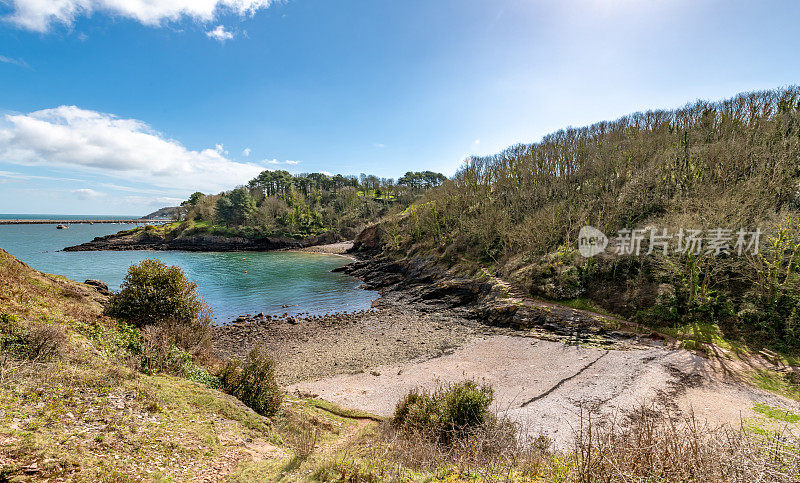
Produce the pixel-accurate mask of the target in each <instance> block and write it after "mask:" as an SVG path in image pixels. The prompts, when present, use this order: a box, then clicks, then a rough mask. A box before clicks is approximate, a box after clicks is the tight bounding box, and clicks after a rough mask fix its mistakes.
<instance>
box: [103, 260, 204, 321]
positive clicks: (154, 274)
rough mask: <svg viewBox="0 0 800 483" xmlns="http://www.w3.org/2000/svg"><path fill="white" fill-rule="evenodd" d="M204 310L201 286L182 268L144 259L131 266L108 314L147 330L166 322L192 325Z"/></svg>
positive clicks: (112, 301) (112, 300)
mask: <svg viewBox="0 0 800 483" xmlns="http://www.w3.org/2000/svg"><path fill="white" fill-rule="evenodd" d="M204 309H205V305H204V304H203V302H202V300H201V299H200V296H199V295H198V294H197V285H196V284H194V283H192V282H190V281H189V280H187V278H186V276H185V275H184V273H183V271H182V270H181V269H180V268H178V267H176V266H167V265H166V264H165V263H164V262H162V261H160V260H144V261H142V262H141V263H139V264H138V265H131V266H130V268H129V269H128V274H127V275H126V276H125V279H124V280H123V282H122V288H121V290H120V291H119V293H117V294H114V296H113V297H112V298H111V301H110V303H109V306H108V309H107V313H108V315H110V316H112V317H116V318H119V319H122V320H125V321H128V322H130V323H132V324H134V325H135V326H137V327H143V326H145V325H150V324H154V323H157V322H160V321H164V320H175V321H181V322H186V323H191V322H193V321H195V320H197V319H198V318H199V317H200V315H201V314H202V312H203V311H204Z"/></svg>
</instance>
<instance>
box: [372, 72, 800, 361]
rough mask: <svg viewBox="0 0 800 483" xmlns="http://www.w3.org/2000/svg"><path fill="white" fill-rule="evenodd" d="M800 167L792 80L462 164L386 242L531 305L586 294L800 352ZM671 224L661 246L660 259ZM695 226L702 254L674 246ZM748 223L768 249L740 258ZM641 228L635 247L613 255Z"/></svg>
mask: <svg viewBox="0 0 800 483" xmlns="http://www.w3.org/2000/svg"><path fill="white" fill-rule="evenodd" d="M798 160H800V88H798V87H788V88H781V89H775V90H770V91H760V92H750V93H744V94H740V95H737V96H735V97H733V98H731V99H726V100H722V101H718V102H707V101H697V102H694V103H691V104H689V105H687V106H685V107H683V108H679V109H673V110H654V111H647V112H638V113H634V114H631V115H628V116H625V117H622V118H620V119H617V120H615V121H604V122H599V123H596V124H593V125H591V126H587V127H582V128H567V129H564V130H561V131H558V132H555V133H552V134H549V135H547V136H545V137H544V138H543V139H542V140H541V141H540V142H538V143H533V144H520V145H516V146H513V147H510V148H508V149H506V150H505V151H503V152H501V153H499V154H497V155H493V156H486V157H472V158H469V159H468V160H467V161H466V162H465V163H464V164H463V165H462V167H461V168H460V169H459V171H458V172H457V173H456V175H455V176H454V177H453V178H452V179H451V180H448V181H446V182H445V183H444V184H443V185H442V186H440V187H438V188H436V189H432V190H429V191H427V192H426V193H424V194H423V196H422V197H421V199H419V200H418V201H416V202H415V203H413V204H412V205H411V206H409V207H408V208H407V209H406V210H404V211H403V212H402V213H401V214H398V215H396V216H390V217H387V218H386V219H385V221H384V222H383V223H381V224H380V226H379V232H380V234H381V244H382V246H383V247H384V248H385V250H386V251H387V252H390V253H394V254H395V256H398V257H401V258H402V257H407V256H409V255H411V256H420V257H432V258H434V259H435V260H439V261H440V262H441V263H443V264H445V265H447V266H461V267H466V268H468V269H470V270H473V271H474V272H475V273H478V271H479V270H480V269H482V268H484V267H485V268H488V269H490V270H491V271H492V272H493V273H497V274H498V275H500V276H502V277H504V278H505V279H507V280H509V281H511V282H512V283H514V284H516V285H518V286H521V287H523V288H524V289H525V290H527V291H528V292H529V293H530V294H532V295H533V296H537V297H541V298H545V299H552V300H563V301H571V300H584V301H587V302H588V303H589V304H591V305H593V306H595V307H599V308H600V309H603V310H606V311H608V312H611V313H615V314H620V315H622V316H625V317H628V318H630V319H632V320H634V321H637V322H641V323H644V324H647V325H650V326H653V327H664V328H678V327H682V326H683V327H687V326H688V327H701V326H702V324H706V326H711V327H713V330H714V331H719V332H721V333H722V334H723V335H724V337H725V338H727V339H729V340H732V341H744V342H746V343H748V344H751V345H754V346H755V347H763V346H767V347H769V348H772V349H773V350H778V351H781V352H784V353H797V352H798V351H799V350H800V337H798V335H800V332H798V330H800V318H798V317H800V271H798V269H800V265H799V263H800V252H799V251H798V248H799V247H800V217H799V215H800V162H799V161H798ZM587 225H588V226H593V227H595V228H597V229H599V230H600V231H602V232H603V233H605V234H606V236H607V237H608V238H609V239H610V241H611V245H609V247H608V249H607V250H606V253H604V254H601V255H599V256H595V257H593V258H586V257H583V256H581V255H580V254H579V252H578V250H577V248H578V241H579V240H578V236H579V232H580V230H581V228H582V227H584V226H587ZM665 229H666V230H668V232H667V233H668V234H669V237H670V238H669V239H670V242H669V243H670V245H669V246H668V247H667V248H668V249H661V248H659V247H657V248H656V250H655V251H652V252H651V250H650V248H649V245H650V243H649V242H650V240H651V237H652V236H653V235H655V234H659V235H660V234H663V233H664V232H663V230H665ZM634 230H638V231H634ZM689 230H699V232H698V233H701V234H702V235H700V237H701V238H702V240H701V241H700V243H701V246H696V247H695V248H696V249H694V250H687V249H686V247H685V246H684V247H683V249H682V250H680V248H681V247H680V246H678V245H677V244H679V243H680V242H681V241H683V240H679V234H680V233H688V232H689ZM714 230H722V231H714ZM739 230H743V233H749V234H751V235H752V234H754V233H757V234H758V235H760V238H759V240H758V241H759V242H760V243H758V244H755V246H754V244H753V243H751V241H750V239H747V243H746V245H744V248H746V249H745V250H742V249H741V248H742V246H743V245H742V244H741V242H742V240H740V239H739V238H738V237H737V233H738V232H739ZM625 233H627V234H628V235H629V236H628V237H627V239H626V238H625V237H624V236H623V234H625ZM637 233H638V234H639V236H640V239H641V248H642V250H641V252H640V253H636V252H634V250H629V251H626V252H625V253H622V254H618V253H617V252H618V251H619V247H620V246H621V245H623V244H624V243H626V242H627V241H629V240H630V239H631V236H630V235H631V234H634V235H635V234H637ZM714 233H717V234H722V235H724V236H723V237H721V238H723V239H724V242H725V244H724V248H725V249H724V250H717V249H714V245H712V243H713V236H712V235H713V234H714ZM370 236H373V235H370ZM718 238H720V237H718ZM751 238H752V237H751ZM702 243H705V245H702ZM717 248H719V246H717ZM737 248H738V249H737ZM754 248H756V249H754ZM668 250H669V251H668ZM649 252H650V253H649ZM682 330H683V329H682ZM683 331H684V332H686V331H685V330H683ZM692 332H693V336H694V338H695V339H700V338H702V336H701V334H694V332H696V331H692Z"/></svg>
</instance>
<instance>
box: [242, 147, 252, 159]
mask: <svg viewBox="0 0 800 483" xmlns="http://www.w3.org/2000/svg"><path fill="white" fill-rule="evenodd" d="M251 152H252V151H251V150H250V148H244V150H242V156H244V157H245V158H249V157H250V153H251Z"/></svg>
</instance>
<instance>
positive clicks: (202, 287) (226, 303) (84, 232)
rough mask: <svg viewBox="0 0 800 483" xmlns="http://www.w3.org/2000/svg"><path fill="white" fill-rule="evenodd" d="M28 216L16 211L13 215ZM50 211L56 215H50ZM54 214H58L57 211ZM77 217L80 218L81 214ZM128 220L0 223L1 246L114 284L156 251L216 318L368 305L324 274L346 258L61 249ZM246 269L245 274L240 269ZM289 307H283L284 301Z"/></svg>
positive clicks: (348, 281) (338, 277) (51, 268)
mask: <svg viewBox="0 0 800 483" xmlns="http://www.w3.org/2000/svg"><path fill="white" fill-rule="evenodd" d="M30 216H31V215H19V216H18V218H25V217H30ZM52 216H54V217H55V216H56V215H52ZM58 218H65V217H64V216H63V215H60V216H58ZM81 219H86V218H83V217H81ZM132 226H133V225H100V224H96V225H70V228H69V229H67V230H57V229H56V227H55V225H5V226H3V225H0V248H3V249H4V250H6V251H7V252H9V253H11V254H12V255H14V256H15V257H17V258H19V259H20V260H22V261H24V262H25V263H27V264H28V265H30V266H32V267H33V268H35V269H37V270H41V271H43V272H47V273H55V274H60V275H64V276H67V277H69V278H71V279H73V280H77V281H81V282H82V281H84V280H86V279H89V278H95V279H99V280H102V281H104V282H106V283H108V285H109V288H111V289H112V290H116V289H118V288H119V285H120V283H121V282H122V279H123V277H124V276H125V273H126V271H127V269H128V267H129V266H130V265H131V264H132V263H137V262H139V261H141V260H144V259H146V258H158V259H160V260H163V261H164V262H166V263H168V264H170V265H177V266H179V267H180V268H181V269H183V270H184V272H185V273H186V275H187V276H188V277H189V279H191V280H193V281H194V282H195V283H197V286H198V290H199V292H200V294H201V295H202V296H203V298H204V299H205V301H206V303H207V304H208V305H209V306H210V307H211V309H212V310H213V311H214V315H215V318H216V319H217V320H218V321H219V322H227V321H230V320H232V319H234V318H236V317H237V316H239V315H243V314H248V313H250V314H256V313H258V312H264V313H265V314H273V315H279V314H283V313H289V314H297V313H301V312H308V313H311V314H317V315H320V314H325V313H331V312H344V311H355V310H362V309H367V308H369V307H370V304H371V303H372V301H373V300H375V299H376V298H377V297H378V295H377V293H376V292H372V291H367V290H361V289H359V288H358V287H359V285H361V282H360V281H359V280H357V279H355V278H352V277H349V276H347V275H344V274H341V273H331V272H330V271H331V270H332V269H334V268H336V267H340V266H342V265H345V264H346V263H348V260H347V259H345V258H342V257H339V256H335V255H322V254H316V253H295V252H266V253H255V252H206V253H196V252H151V251H126V252H62V251H60V250H61V249H62V248H64V247H66V246H70V245H77V244H80V243H84V242H87V241H90V240H91V239H92V238H94V237H96V236H103V235H108V234H111V233H116V232H117V231H120V230H126V229H128V228H131V227H132ZM245 271H246V272H247V273H245ZM283 306H289V307H283Z"/></svg>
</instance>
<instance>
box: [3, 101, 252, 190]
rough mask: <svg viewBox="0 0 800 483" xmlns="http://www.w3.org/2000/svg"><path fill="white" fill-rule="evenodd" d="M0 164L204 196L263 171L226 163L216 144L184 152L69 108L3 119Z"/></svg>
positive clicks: (151, 134)
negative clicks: (196, 192)
mask: <svg viewBox="0 0 800 483" xmlns="http://www.w3.org/2000/svg"><path fill="white" fill-rule="evenodd" d="M0 162H6V163H13V164H20V165H28V166H36V165H44V166H56V167H67V168H69V169H71V170H81V171H85V172H91V173H99V174H104V175H107V176H113V177H117V178H121V179H125V180H127V181H138V182H142V183H147V184H150V185H155V186H161V187H166V188H172V189H174V190H181V189H186V190H200V191H207V192H214V191H221V190H223V189H229V188H230V187H232V186H236V185H238V184H241V183H245V182H247V181H248V180H249V179H251V178H253V177H254V176H256V175H257V174H258V173H260V172H261V171H263V169H264V168H263V167H261V166H258V165H256V164H253V163H240V162H236V161H232V160H230V159H228V158H227V157H226V153H225V151H224V149H223V147H222V146H221V145H218V146H216V147H215V148H210V149H203V150H200V151H195V150H191V149H187V148H186V147H184V146H183V145H181V144H180V143H179V142H178V141H175V140H173V139H167V138H165V137H164V136H163V135H162V134H160V133H158V132H156V131H155V130H153V128H151V127H150V126H149V125H148V124H146V123H144V122H142V121H139V120H136V119H120V118H118V117H116V116H113V115H111V114H105V113H101V112H96V111H90V110H85V109H80V108H78V107H75V106H61V107H57V108H54V109H45V110H41V111H35V112H32V113H30V114H8V115H6V116H5V122H4V123H2V124H0Z"/></svg>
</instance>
